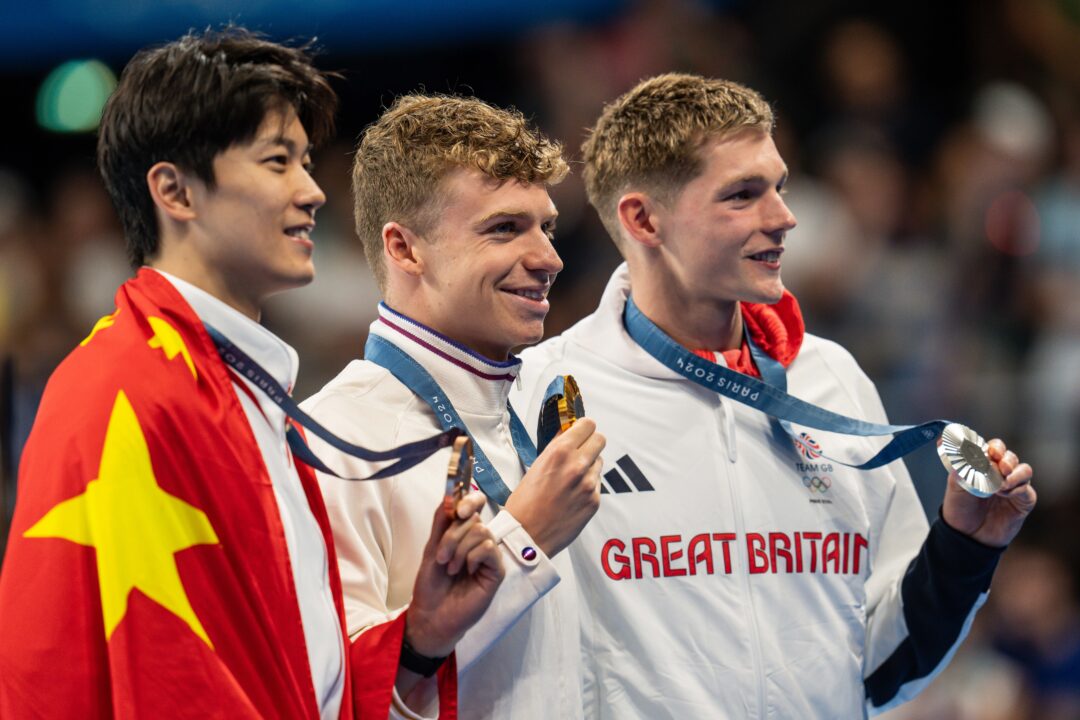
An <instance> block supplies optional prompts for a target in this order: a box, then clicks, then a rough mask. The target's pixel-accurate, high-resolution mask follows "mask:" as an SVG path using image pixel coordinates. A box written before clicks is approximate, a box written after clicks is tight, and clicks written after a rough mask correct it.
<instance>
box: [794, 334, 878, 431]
mask: <svg viewBox="0 0 1080 720" xmlns="http://www.w3.org/2000/svg"><path fill="white" fill-rule="evenodd" d="M788 377H789V378H790V379H791V380H792V384H793V390H792V391H793V393H794V394H796V395H798V394H800V393H801V392H803V391H806V390H809V389H812V390H813V391H815V393H814V394H818V395H820V394H824V395H830V396H843V397H846V398H847V399H848V400H850V401H851V402H852V403H854V405H855V407H856V408H857V409H859V410H860V411H862V412H863V413H864V414H865V417H866V419H868V420H873V421H878V422H883V421H884V420H885V412H884V409H883V407H882V404H881V398H880V397H879V395H878V391H877V388H876V387H875V386H874V382H873V381H872V380H871V379H870V377H869V376H868V375H867V374H866V372H865V371H864V370H863V369H862V367H861V366H860V365H859V363H858V361H857V360H856V359H855V357H854V356H853V355H852V354H851V353H850V352H848V350H847V349H846V348H844V347H843V346H842V345H840V344H839V343H837V342H834V341H832V340H827V339H825V338H822V337H819V336H817V335H811V334H809V333H807V335H806V338H805V340H804V341H803V347H802V349H801V350H800V352H799V356H798V357H797V358H796V359H795V362H793V363H792V364H791V367H790V368H789V369H788ZM796 388H801V390H800V389H796Z"/></svg>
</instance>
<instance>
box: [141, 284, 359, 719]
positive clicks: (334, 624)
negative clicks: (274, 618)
mask: <svg viewBox="0 0 1080 720" xmlns="http://www.w3.org/2000/svg"><path fill="white" fill-rule="evenodd" d="M158 272H159V273H160V274H161V275H162V276H163V277H165V278H166V279H168V280H169V282H171V283H172V284H173V287H175V288H176V290H177V291H178V292H179V293H180V294H181V295H182V296H183V297H184V299H185V300H186V301H187V303H188V304H189V305H191V307H192V309H193V310H194V311H195V314H196V315H198V316H199V318H200V319H201V320H203V321H204V322H207V323H209V324H210V325H212V326H213V327H214V328H216V329H217V330H219V331H221V333H222V334H223V335H225V336H226V337H227V338H229V340H231V341H232V342H234V343H235V344H236V345H237V347H239V348H240V349H241V350H243V351H244V352H245V353H247V354H248V355H250V356H251V358H252V359H254V360H255V361H256V362H257V363H259V364H260V365H262V367H263V368H264V369H265V370H266V371H267V372H268V373H269V374H270V375H271V376H272V377H273V378H274V379H275V380H277V381H278V383H280V384H281V386H282V387H284V388H286V389H291V388H292V385H293V383H294V382H295V381H296V372H297V369H298V367H299V361H298V359H297V356H296V351H295V350H293V349H292V347H290V346H289V345H287V344H286V343H285V342H283V341H282V340H281V339H280V338H278V337H277V336H276V335H274V334H273V333H272V332H270V331H269V330H267V329H266V328H264V327H263V326H261V325H259V324H258V323H257V322H255V321H254V320H251V319H250V318H248V317H246V316H244V315H243V314H241V313H240V312H238V311H236V310H234V309H233V308H231V307H229V306H228V305H226V304H225V303H223V302H221V301H220V300H218V299H217V298H215V297H214V296H212V295H210V294H208V293H206V292H204V291H203V290H201V289H199V288H197V287H195V286H194V285H192V284H190V283H188V282H185V281H184V280H181V279H180V278H177V277H174V276H172V275H169V274H168V273H164V272H161V271H160V270H159V271H158ZM230 375H231V376H232V380H233V382H234V383H237V382H243V383H244V384H245V385H246V386H247V388H248V390H250V395H253V396H254V397H255V399H256V400H255V401H252V399H251V397H250V396H249V393H248V392H245V391H244V390H243V389H239V388H238V389H237V393H236V395H237V397H238V398H239V399H240V404H241V406H243V408H244V414H245V415H247V419H248V423H249V424H250V425H251V431H252V433H253V434H254V435H255V440H256V442H257V443H258V444H259V449H260V450H261V451H262V456H263V462H264V463H265V464H266V471H267V473H268V474H269V476H270V482H271V483H272V485H273V487H274V498H275V499H276V500H277V506H278V513H279V514H280V516H281V525H282V528H283V529H284V531H285V542H286V544H287V546H288V548H289V564H290V565H291V566H292V573H293V582H294V584H295V586H296V598H297V601H298V603H299V606H300V618H301V621H302V623H303V626H304V641H305V644H306V645H307V653H308V661H309V663H310V665H311V678H312V682H313V684H314V686H315V696H316V699H317V700H318V703H319V714H320V716H321V717H322V718H324V719H325V720H330V719H331V718H337V717H338V715H339V714H340V710H341V696H342V692H343V691H344V688H345V649H344V646H343V640H342V637H341V624H340V622H339V621H338V614H337V608H336V607H335V606H334V594H333V591H332V589H331V587H330V572H329V564H328V559H327V551H326V542H325V540H324V539H323V534H322V530H321V529H320V528H319V523H318V521H317V520H316V519H315V515H314V514H313V513H312V512H311V506H310V505H308V501H307V496H306V495H305V494H304V486H303V485H302V484H301V483H300V478H299V477H298V476H297V474H296V468H295V466H294V465H293V460H292V453H291V452H290V451H289V447H288V445H287V443H286V441H285V427H286V426H285V421H286V417H285V413H284V412H282V411H281V408H279V407H278V406H277V404H276V403H274V402H273V401H272V400H270V399H269V398H268V397H267V396H266V394H265V393H263V392H262V390H260V389H259V388H258V387H256V386H255V385H253V384H252V383H251V382H250V381H248V380H247V379H246V378H243V379H240V378H239V376H238V375H237V374H236V373H230Z"/></svg>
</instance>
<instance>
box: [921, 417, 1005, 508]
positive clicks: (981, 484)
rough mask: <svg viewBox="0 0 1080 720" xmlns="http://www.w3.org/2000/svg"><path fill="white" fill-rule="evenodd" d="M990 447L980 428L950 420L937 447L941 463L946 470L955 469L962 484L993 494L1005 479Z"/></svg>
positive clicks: (982, 494) (983, 494)
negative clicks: (979, 431)
mask: <svg viewBox="0 0 1080 720" xmlns="http://www.w3.org/2000/svg"><path fill="white" fill-rule="evenodd" d="M986 448H987V445H986V441H985V440H983V439H982V438H981V437H980V436H979V434H978V433H977V432H975V431H974V430H972V429H971V428H969V427H966V426H964V425H961V424H959V423H949V424H948V425H946V426H945V429H944V430H942V431H941V444H940V445H938V449H937V451H938V456H939V457H940V458H941V464H942V465H944V466H945V469H946V470H950V471H952V470H955V471H956V474H957V475H958V476H959V477H960V487H962V488H964V489H965V490H967V491H968V492H969V493H971V494H972V495H975V496H976V497H990V496H991V495H993V494H994V493H996V492H997V491H998V490H1000V489H1001V486H1002V485H1003V484H1004V483H1005V478H1003V477H1002V476H1001V472H1000V471H999V470H998V469H997V464H996V463H993V462H991V461H990V456H989V455H987V453H986Z"/></svg>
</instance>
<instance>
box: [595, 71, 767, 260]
mask: <svg viewBox="0 0 1080 720" xmlns="http://www.w3.org/2000/svg"><path fill="white" fill-rule="evenodd" d="M773 122H774V120H773V112H772V109H771V108H770V107H769V104H768V103H767V102H765V99H764V98H762V97H761V95H759V94H758V93H757V92H756V91H754V90H751V89H750V88H748V87H745V86H743V85H740V84H738V83H735V82H731V81H730V80H718V79H711V78H704V77H701V76H698V75H687V74H682V73H667V74H665V75H658V76H656V77H653V78H649V79H647V80H643V81H642V82H640V83H638V84H637V86H635V87H634V88H633V89H632V90H630V91H629V92H627V93H625V94H624V95H622V96H621V97H619V98H618V99H616V100H615V101H614V102H612V103H611V104H609V105H606V106H605V107H604V110H603V112H602V113H601V114H600V118H599V120H597V122H596V125H595V126H594V127H593V128H592V129H591V130H590V131H589V134H588V137H587V139H586V140H585V143H584V145H583V146H582V154H583V155H584V159H585V172H584V179H585V191H586V193H587V194H588V197H589V203H590V204H592V206H593V207H594V208H596V211H597V213H599V215H600V220H601V221H602V222H603V223H604V227H605V228H607V231H608V234H610V235H611V237H612V239H614V240H615V242H616V244H617V245H618V244H619V238H620V236H621V234H620V232H619V222H618V218H617V205H618V201H619V198H620V197H621V196H622V195H623V194H624V193H625V192H627V190H629V189H630V188H638V189H640V190H642V191H645V192H648V193H650V194H652V195H653V196H655V197H656V198H657V199H658V200H660V201H662V202H668V201H670V200H673V199H674V197H675V196H676V195H677V194H678V193H679V191H680V190H682V188H683V187H684V186H685V185H686V183H687V182H689V181H690V180H693V179H694V178H695V177H697V176H698V174H700V173H701V169H702V157H701V153H700V152H699V150H700V148H701V146H702V144H704V143H705V142H706V141H707V140H709V139H712V138H717V137H725V136H728V135H730V134H732V133H734V132H737V131H739V130H742V129H744V128H757V129H760V130H761V131H762V132H766V133H771V132H772V129H773Z"/></svg>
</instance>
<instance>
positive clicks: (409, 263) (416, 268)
mask: <svg viewBox="0 0 1080 720" xmlns="http://www.w3.org/2000/svg"><path fill="white" fill-rule="evenodd" d="M418 240H419V238H418V237H417V235H416V233H414V232H413V231H412V230H410V229H409V228H407V227H405V226H404V225H401V224H400V223H396V222H388V223H386V224H385V225H383V229H382V241H383V255H384V256H385V258H386V264H387V269H391V268H397V269H398V270H400V271H401V272H403V273H405V274H406V275H412V276H413V277H419V276H421V275H423V274H424V260H423V258H422V257H421V256H420V255H419V254H418V253H417V252H416V250H417V241H418Z"/></svg>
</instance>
